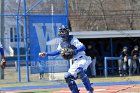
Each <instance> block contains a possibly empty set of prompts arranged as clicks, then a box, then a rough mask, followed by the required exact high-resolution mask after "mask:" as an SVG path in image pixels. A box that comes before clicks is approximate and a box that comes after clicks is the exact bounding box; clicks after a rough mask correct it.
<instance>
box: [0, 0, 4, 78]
mask: <svg viewBox="0 0 140 93" xmlns="http://www.w3.org/2000/svg"><path fill="white" fill-rule="evenodd" d="M3 14H4V0H0V42H1V44H2V45H3V46H4V39H3V38H4V16H3ZM0 61H1V58H0ZM0 79H4V69H1V68H0Z"/></svg>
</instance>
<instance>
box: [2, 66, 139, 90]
mask: <svg viewBox="0 0 140 93" xmlns="http://www.w3.org/2000/svg"><path fill="white" fill-rule="evenodd" d="M38 76H39V75H38V74H34V75H32V74H30V80H31V82H29V83H26V69H25V67H21V79H22V82H21V83H18V81H17V80H18V76H17V72H16V70H15V68H14V67H12V68H11V67H8V68H6V69H5V79H4V80H0V88H5V87H17V86H18V87H21V86H46V85H56V84H65V81H64V80H61V81H53V82H52V81H49V80H48V74H45V77H46V80H39V78H38ZM90 81H91V83H96V82H120V81H140V77H139V76H131V77H129V76H127V77H108V78H104V77H97V78H90ZM76 82H77V83H78V84H81V83H82V82H81V80H76Z"/></svg>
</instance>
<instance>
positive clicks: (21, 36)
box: [10, 26, 24, 42]
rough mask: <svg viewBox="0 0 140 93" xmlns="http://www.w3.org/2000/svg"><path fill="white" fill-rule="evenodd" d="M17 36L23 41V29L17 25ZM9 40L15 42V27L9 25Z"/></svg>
mask: <svg viewBox="0 0 140 93" xmlns="http://www.w3.org/2000/svg"><path fill="white" fill-rule="evenodd" d="M19 28H20V29H19V35H20V36H19V37H20V40H19V42H24V31H23V26H20V27H19ZM10 42H17V32H16V27H14V26H13V27H10Z"/></svg>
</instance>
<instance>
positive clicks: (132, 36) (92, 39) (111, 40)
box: [71, 30, 140, 76]
mask: <svg viewBox="0 0 140 93" xmlns="http://www.w3.org/2000/svg"><path fill="white" fill-rule="evenodd" d="M71 34H73V35H75V36H76V37H78V38H79V40H80V41H81V42H83V43H84V44H85V45H86V46H87V45H88V44H89V43H92V45H93V47H95V49H96V50H97V51H98V54H99V55H98V57H97V64H96V70H97V76H103V75H104V70H103V68H104V57H119V56H120V52H121V50H122V48H123V46H127V47H128V51H129V55H130V52H131V50H132V49H133V47H134V46H135V45H138V46H140V43H139V42H140V37H139V36H140V31H139V30H127V31H126V30H125V31H123V30H122V31H83V32H72V33H71ZM108 67H109V68H110V70H109V71H108V74H109V75H113V76H114V75H118V63H117V62H114V61H112V62H109V64H108ZM87 74H88V75H89V76H90V69H89V68H88V73H87Z"/></svg>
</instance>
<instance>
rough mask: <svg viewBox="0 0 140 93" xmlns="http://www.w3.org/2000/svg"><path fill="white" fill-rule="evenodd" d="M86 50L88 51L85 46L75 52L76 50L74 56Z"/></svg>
mask: <svg viewBox="0 0 140 93" xmlns="http://www.w3.org/2000/svg"><path fill="white" fill-rule="evenodd" d="M85 50H86V47H85V46H84V45H83V46H81V47H79V48H77V49H75V50H74V52H75V53H74V54H75V55H76V54H77V53H78V52H81V51H85Z"/></svg>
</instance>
